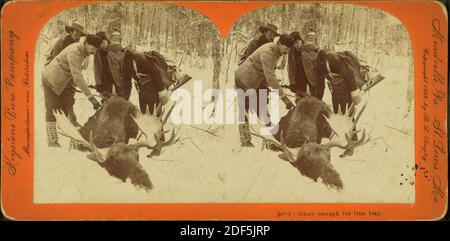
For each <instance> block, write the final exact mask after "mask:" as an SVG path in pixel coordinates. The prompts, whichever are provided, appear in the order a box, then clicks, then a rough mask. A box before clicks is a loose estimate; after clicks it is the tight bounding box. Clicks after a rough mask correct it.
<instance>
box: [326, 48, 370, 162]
mask: <svg viewBox="0 0 450 241" xmlns="http://www.w3.org/2000/svg"><path fill="white" fill-rule="evenodd" d="M345 58H346V57H345V56H344V55H342V53H337V52H334V51H325V50H320V51H319V54H318V57H317V71H318V79H320V80H322V81H324V80H325V78H326V79H327V80H328V82H329V84H330V86H331V88H330V91H331V101H332V104H333V111H334V113H336V114H337V113H338V111H339V110H341V113H342V114H349V115H350V114H352V113H345V111H346V110H347V109H348V108H349V107H350V105H351V104H352V103H353V104H355V105H357V104H359V103H360V102H361V92H360V89H359V88H360V86H358V85H359V84H358V79H357V78H356V75H355V74H356V73H354V71H353V70H352V67H351V66H350V65H349V64H347V62H346V60H345ZM357 74H359V73H357ZM355 138H356V135H354V136H353V139H355ZM352 154H353V149H347V150H345V152H344V154H343V155H341V156H345V155H352Z"/></svg>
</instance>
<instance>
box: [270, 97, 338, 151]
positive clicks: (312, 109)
mask: <svg viewBox="0 0 450 241" xmlns="http://www.w3.org/2000/svg"><path fill="white" fill-rule="evenodd" d="M331 114H332V111H331V109H330V107H328V106H327V104H325V103H324V102H323V101H321V100H319V99H317V98H315V97H313V96H305V97H303V98H302V99H301V100H300V101H298V102H297V104H296V106H295V108H293V109H291V110H289V112H288V113H287V114H286V115H285V116H283V117H282V118H281V119H280V122H279V128H278V132H277V133H276V134H275V135H274V137H275V139H276V140H277V141H281V132H284V135H285V136H284V137H285V144H286V145H287V146H288V147H290V148H295V147H301V146H302V145H303V144H305V143H307V142H316V143H320V142H321V140H322V138H329V137H330V136H331V135H332V133H333V130H332V128H331V127H330V125H329V123H328V122H327V121H326V119H325V118H326V117H328V118H329V117H330V115H331Z"/></svg>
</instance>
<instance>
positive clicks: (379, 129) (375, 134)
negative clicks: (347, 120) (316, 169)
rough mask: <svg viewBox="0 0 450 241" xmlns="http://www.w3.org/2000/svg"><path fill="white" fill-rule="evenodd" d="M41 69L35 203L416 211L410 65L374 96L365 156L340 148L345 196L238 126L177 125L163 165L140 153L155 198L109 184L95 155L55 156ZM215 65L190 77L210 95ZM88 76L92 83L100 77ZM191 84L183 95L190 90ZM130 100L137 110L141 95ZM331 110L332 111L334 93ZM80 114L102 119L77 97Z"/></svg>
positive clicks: (364, 122)
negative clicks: (404, 206)
mask: <svg viewBox="0 0 450 241" xmlns="http://www.w3.org/2000/svg"><path fill="white" fill-rule="evenodd" d="M42 63H43V62H42V58H40V59H38V61H37V62H36V66H35V76H36V82H35V83H36V85H35V127H36V128H35V161H34V167H35V169H34V202H35V203H224V202H231V203H236V202H247V203H255V202H258V203H273V202H286V203H303V202H331V203H334V202H346V203H349V202H353V203H355V202H358V203H414V202H415V185H414V184H413V185H411V184H409V182H405V178H407V179H408V181H409V180H414V171H413V170H412V169H411V168H412V167H413V166H414V134H413V131H414V128H413V115H412V114H410V115H407V116H406V117H404V114H405V110H406V86H407V78H408V74H407V70H408V68H407V66H404V67H403V68H401V69H400V68H399V67H397V66H395V68H394V67H393V68H391V69H384V70H382V73H383V74H384V76H385V77H386V79H385V80H384V81H383V82H381V83H380V84H379V85H377V86H376V87H374V88H373V89H372V90H371V91H370V93H369V95H368V99H369V102H368V105H367V108H366V111H365V113H364V115H363V116H362V118H361V120H360V127H365V128H366V130H367V132H368V133H369V134H370V135H371V137H372V141H371V142H369V143H367V144H366V145H364V146H362V147H359V148H357V149H356V150H355V153H354V155H353V156H351V157H345V158H340V157H339V154H341V153H342V150H339V149H332V153H331V154H332V155H331V162H332V164H333V165H334V167H335V168H336V170H337V171H338V173H339V174H340V176H341V178H342V181H343V183H344V189H343V190H341V191H336V190H334V189H329V188H327V187H326V186H325V185H323V184H322V183H320V182H314V181H313V180H311V179H309V178H307V177H305V176H302V175H301V174H300V173H299V172H298V171H297V169H295V168H294V167H293V166H291V165H290V164H289V163H287V162H286V161H283V160H281V159H280V158H278V155H279V154H280V153H275V152H272V151H269V150H262V149H261V143H262V142H261V140H260V139H258V138H257V137H253V143H254V144H255V146H256V147H255V148H241V147H240V143H239V134H238V127H237V125H217V124H213V125H193V126H189V125H179V126H174V125H171V124H170V123H169V128H170V127H174V128H176V129H178V130H179V132H178V136H179V137H180V138H181V139H182V140H181V141H180V142H178V143H176V144H174V145H173V146H170V147H165V148H163V150H162V153H161V155H160V156H158V157H152V158H147V157H146V155H147V154H148V153H149V152H150V151H149V150H147V149H145V148H141V149H140V163H141V164H142V166H143V168H144V169H145V171H146V172H147V173H148V174H149V176H150V179H151V181H152V183H153V185H154V189H152V190H150V191H144V190H142V189H138V188H136V187H134V186H133V185H132V184H131V183H130V182H127V183H124V182H122V181H120V180H119V179H116V178H114V177H112V176H110V175H109V174H108V173H107V172H106V170H104V169H103V168H101V167H100V166H99V165H98V164H97V163H95V162H94V161H91V160H89V159H88V158H86V155H87V153H83V152H79V151H76V150H69V149H68V146H69V140H68V138H65V137H62V136H60V137H59V138H60V144H61V145H62V146H63V147H62V148H49V147H47V144H46V132H45V124H44V123H45V121H44V120H45V114H44V113H45V107H44V99H43V91H42V88H41V86H40V82H41V80H40V76H41V71H42V67H41V66H42ZM91 63H92V62H91ZM207 64H208V63H207ZM208 66H210V63H209V65H207V67H206V68H205V69H206V70H200V69H196V68H190V69H186V68H185V69H184V71H186V72H187V73H189V74H190V75H191V76H192V77H193V80H203V81H204V83H203V89H204V90H205V89H207V88H209V87H210V86H211V82H212V81H211V78H212V67H208ZM91 67H92V66H90V67H89V68H91ZM89 68H88V71H86V72H87V73H88V72H89ZM232 69H233V67H232V68H230V78H229V80H228V83H227V84H226V85H224V83H221V85H222V88H233V82H234V81H233V73H232V72H233V71H232ZM278 74H279V75H280V77H281V75H284V77H283V78H282V79H284V81H285V82H287V74H286V73H278ZM86 76H87V79H89V81H91V83H93V77H92V74H87V75H86ZM193 82H194V81H190V82H189V83H187V84H186V85H185V86H183V88H186V89H188V90H190V91H192V86H193ZM130 101H131V102H132V103H134V104H136V105H137V104H138V98H137V92H136V90H135V89H134V86H133V90H132V96H131V98H130ZM324 101H325V102H326V103H327V104H330V103H331V98H330V95H329V91H328V90H326V94H325V97H324ZM280 106H281V107H282V108H284V105H283V104H281V105H280ZM285 111H286V110H283V112H285ZM75 112H76V114H77V117H78V121H79V122H80V123H84V122H85V121H87V119H88V118H89V116H91V115H93V113H94V110H93V109H92V106H91V104H90V103H89V101H88V100H87V98H86V97H85V96H83V95H82V94H79V93H77V94H76V104H75ZM411 113H414V110H411ZM170 125H171V126H170ZM257 127H258V126H257V125H255V126H254V128H255V129H256V128H257ZM199 128H201V129H204V130H207V129H208V130H209V131H210V132H212V133H214V135H212V134H209V133H206V132H204V131H202V130H199ZM393 128H394V129H393ZM395 129H397V130H395ZM398 130H401V131H405V133H408V132H409V134H405V133H402V132H400V131H398ZM401 174H403V176H401ZM400 183H403V185H400Z"/></svg>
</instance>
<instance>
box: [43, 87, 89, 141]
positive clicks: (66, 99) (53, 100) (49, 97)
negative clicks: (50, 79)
mask: <svg viewBox="0 0 450 241" xmlns="http://www.w3.org/2000/svg"><path fill="white" fill-rule="evenodd" d="M42 86H43V88H44V99H45V121H46V123H47V124H46V125H47V138H48V143H49V146H53V145H55V144H56V143H58V135H57V133H56V118H55V115H54V114H53V111H55V110H60V111H62V112H63V113H64V114H65V115H66V116H67V118H68V119H69V121H70V122H71V123H72V124H73V125H74V126H76V127H77V126H79V124H78V122H77V120H76V116H75V112H74V110H73V106H74V104H75V88H74V86H73V85H72V84H71V83H69V84H68V85H67V87H66V89H64V90H63V92H62V93H61V94H60V95H57V94H56V93H55V92H54V91H53V90H52V89H51V88H50V87H49V86H48V84H47V83H46V82H45V81H42ZM70 145H71V146H73V147H74V148H75V149H81V148H82V147H81V146H82V145H81V144H80V143H78V141H74V140H71V143H70Z"/></svg>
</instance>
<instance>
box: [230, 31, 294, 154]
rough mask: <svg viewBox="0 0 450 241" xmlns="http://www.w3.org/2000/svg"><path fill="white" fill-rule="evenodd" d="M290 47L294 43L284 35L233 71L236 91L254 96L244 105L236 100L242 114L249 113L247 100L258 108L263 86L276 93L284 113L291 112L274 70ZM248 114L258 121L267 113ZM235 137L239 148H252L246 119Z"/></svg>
mask: <svg viewBox="0 0 450 241" xmlns="http://www.w3.org/2000/svg"><path fill="white" fill-rule="evenodd" d="M293 45H294V40H293V39H292V38H291V37H290V36H289V35H288V34H282V35H281V36H280V39H279V40H278V42H276V43H273V42H272V43H267V44H265V45H263V46H261V47H260V48H258V49H257V50H256V51H255V52H254V53H253V54H251V55H250V56H249V57H248V58H247V59H246V60H245V61H244V63H242V64H241V65H240V66H239V67H238V68H237V69H236V71H235V86H236V89H237V90H242V91H244V92H246V91H248V90H250V91H252V90H253V91H255V93H254V94H252V95H251V96H248V98H247V96H246V98H245V99H244V103H242V102H241V101H242V100H243V99H242V98H239V97H238V102H240V103H239V104H238V106H239V107H241V106H245V113H248V112H249V110H250V109H252V108H253V107H251V106H250V103H249V102H250V98H256V100H257V101H256V103H257V105H258V103H259V98H260V97H259V90H260V89H262V88H266V87H265V86H268V87H271V88H272V89H274V90H278V91H279V95H280V97H281V100H282V101H283V102H284V103H285V105H286V108H287V109H291V108H292V107H293V104H292V103H291V101H290V100H289V99H288V98H287V97H286V96H285V95H284V93H283V91H282V89H281V88H280V83H279V82H280V81H279V80H278V79H277V77H276V75H275V68H276V65H277V63H278V61H279V59H280V58H281V56H282V55H286V54H287V53H288V51H289V49H290V48H292V47H293ZM262 86H263V87H262ZM261 87H262V88H261ZM258 106H259V105H258ZM252 110H253V111H255V112H256V114H257V115H258V117H260V114H261V112H262V111H266V112H267V109H265V110H259V108H256V109H252ZM242 112H243V110H239V113H242ZM239 119H240V120H242V119H243V118H242V117H239ZM266 124H270V123H266ZM239 134H240V141H241V146H243V147H254V145H253V144H252V143H251V135H250V127H249V123H248V118H247V117H245V119H244V124H239Z"/></svg>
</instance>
